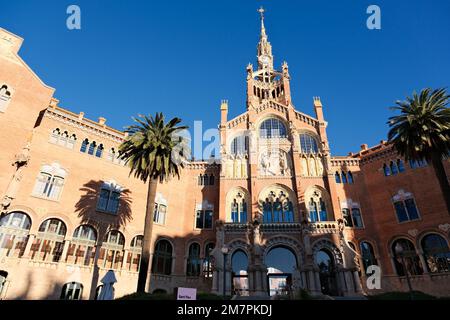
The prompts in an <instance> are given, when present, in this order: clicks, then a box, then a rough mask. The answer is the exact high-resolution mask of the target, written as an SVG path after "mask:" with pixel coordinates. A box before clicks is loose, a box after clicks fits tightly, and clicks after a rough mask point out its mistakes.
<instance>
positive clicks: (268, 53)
mask: <svg viewBox="0 0 450 320" xmlns="http://www.w3.org/2000/svg"><path fill="white" fill-rule="evenodd" d="M257 11H258V12H259V14H260V17H261V35H260V39H259V43H258V54H257V57H258V69H259V70H261V69H263V68H268V69H273V56H272V46H271V45H270V42H269V41H268V39H267V33H266V27H265V26H264V13H265V12H266V10H265V9H264V8H263V7H261V8H259V9H258V10H257Z"/></svg>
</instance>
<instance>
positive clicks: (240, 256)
mask: <svg viewBox="0 0 450 320" xmlns="http://www.w3.org/2000/svg"><path fill="white" fill-rule="evenodd" d="M231 269H232V289H233V294H235V295H238V296H248V295H249V292H248V273H247V269H248V257H247V255H246V254H245V252H244V251H242V250H236V251H235V252H233V255H232V256H231Z"/></svg>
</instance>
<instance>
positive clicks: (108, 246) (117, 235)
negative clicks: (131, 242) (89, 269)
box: [98, 230, 125, 269]
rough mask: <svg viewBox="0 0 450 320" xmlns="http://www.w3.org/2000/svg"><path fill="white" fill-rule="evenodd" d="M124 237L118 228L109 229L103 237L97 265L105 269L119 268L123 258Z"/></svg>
mask: <svg viewBox="0 0 450 320" xmlns="http://www.w3.org/2000/svg"><path fill="white" fill-rule="evenodd" d="M124 245H125V237H124V236H123V234H122V233H121V232H120V231H118V230H111V231H110V232H108V233H107V234H106V236H105V238H104V241H103V244H102V247H101V249H100V254H99V257H98V265H99V266H101V267H102V268H105V269H121V268H122V263H123V258H124V256H123V255H124Z"/></svg>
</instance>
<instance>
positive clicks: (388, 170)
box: [383, 163, 391, 177]
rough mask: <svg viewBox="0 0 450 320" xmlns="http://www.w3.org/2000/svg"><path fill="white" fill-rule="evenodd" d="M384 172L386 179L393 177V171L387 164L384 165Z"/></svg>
mask: <svg viewBox="0 0 450 320" xmlns="http://www.w3.org/2000/svg"><path fill="white" fill-rule="evenodd" d="M383 172H384V175H385V176H386V177H388V176H390V175H391V169H390V168H389V166H388V165H386V163H385V164H384V165H383Z"/></svg>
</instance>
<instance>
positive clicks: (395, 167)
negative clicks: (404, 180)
mask: <svg viewBox="0 0 450 320" xmlns="http://www.w3.org/2000/svg"><path fill="white" fill-rule="evenodd" d="M389 167H390V168H391V173H392V174H393V175H396V174H397V173H398V168H397V164H396V163H395V162H394V161H391V163H390V164H389Z"/></svg>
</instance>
